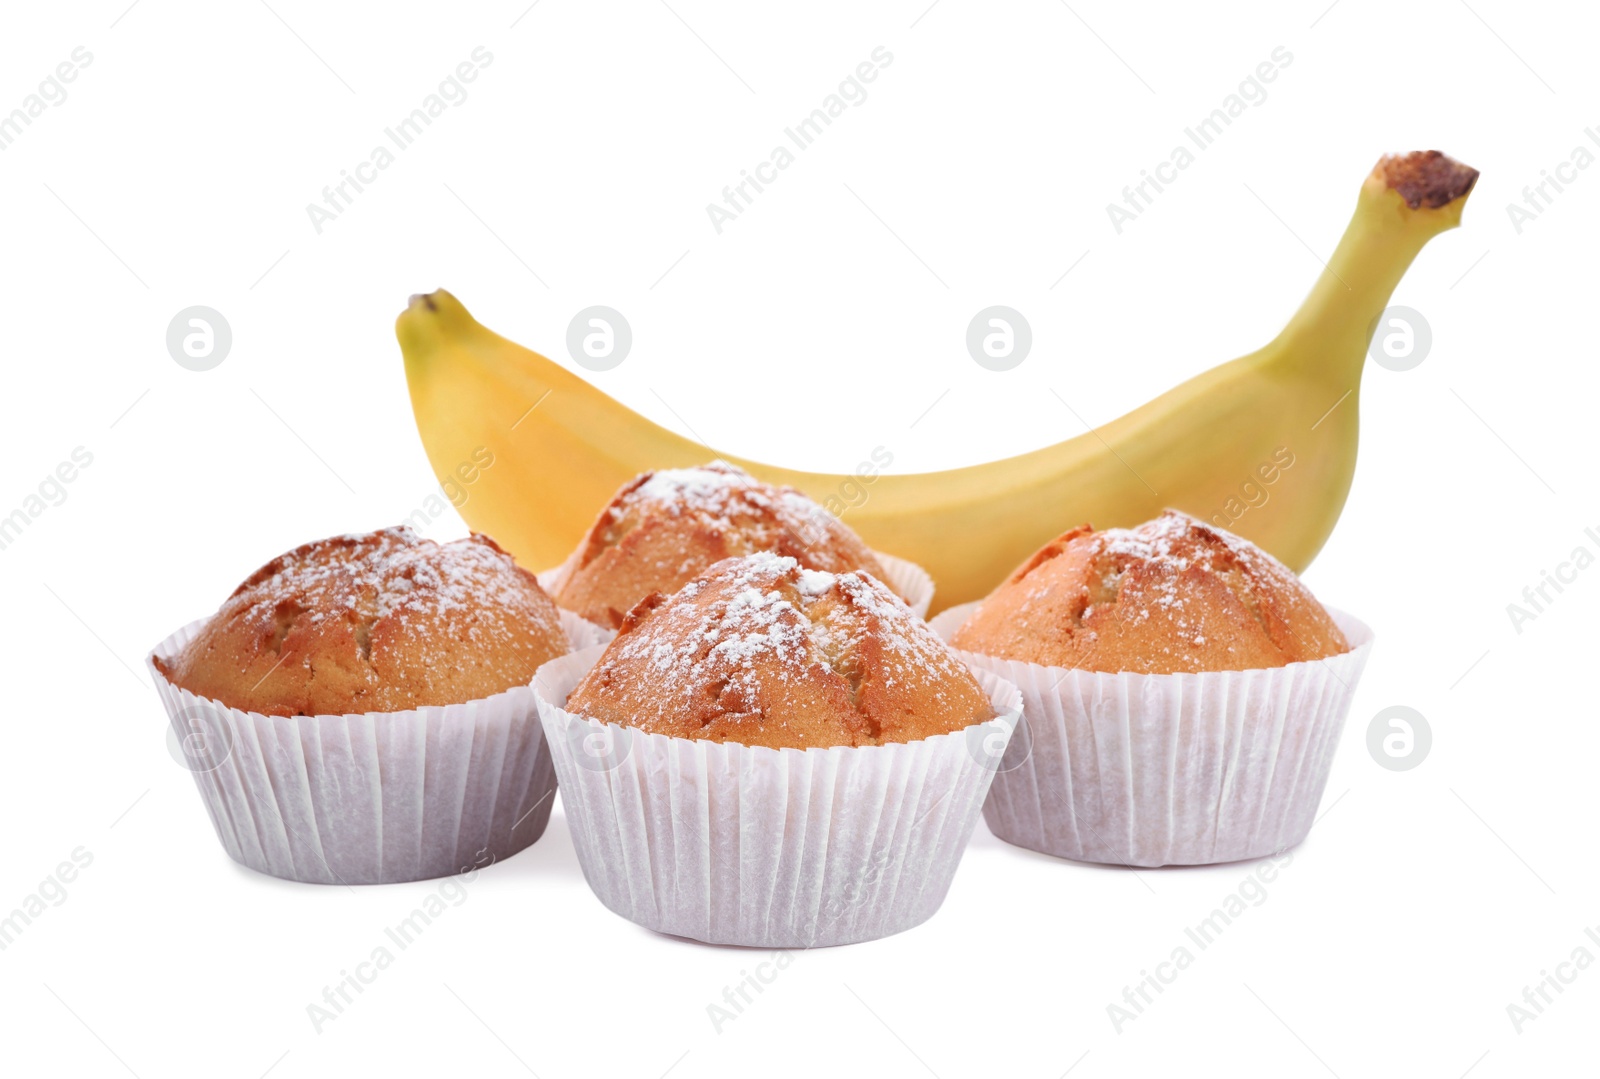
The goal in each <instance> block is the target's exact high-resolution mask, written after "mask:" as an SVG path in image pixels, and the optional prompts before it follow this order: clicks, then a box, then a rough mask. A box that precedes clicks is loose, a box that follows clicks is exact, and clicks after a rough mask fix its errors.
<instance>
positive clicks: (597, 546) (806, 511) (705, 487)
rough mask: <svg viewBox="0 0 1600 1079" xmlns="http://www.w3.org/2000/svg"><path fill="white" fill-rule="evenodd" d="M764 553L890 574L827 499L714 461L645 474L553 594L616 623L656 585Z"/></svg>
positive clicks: (838, 569)
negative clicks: (832, 510)
mask: <svg viewBox="0 0 1600 1079" xmlns="http://www.w3.org/2000/svg"><path fill="white" fill-rule="evenodd" d="M756 551H772V552H776V553H777V554H780V555H786V556H788V557H791V558H794V559H796V560H797V561H798V562H799V563H800V564H801V565H802V566H804V567H806V568H808V569H817V570H824V571H826V572H829V573H843V572H846V571H848V570H857V569H859V570H865V571H867V572H868V573H871V574H872V575H873V576H875V577H878V578H880V579H881V578H882V577H883V567H882V565H880V564H879V562H878V560H877V558H875V557H874V556H873V554H872V552H871V551H870V550H869V549H868V548H867V546H866V544H864V543H862V542H861V539H860V537H858V536H857V535H856V534H855V533H854V532H852V531H851V530H850V529H849V528H848V527H847V526H846V525H845V524H844V523H843V522H842V521H840V520H839V519H838V518H837V517H835V516H834V515H833V514H831V513H829V512H828V511H827V510H826V509H824V508H823V507H822V506H820V505H818V504H817V503H816V502H813V501H812V500H811V499H810V498H807V497H806V496H805V495H804V494H802V493H800V492H799V491H797V490H795V489H794V488H792V487H777V486H774V485H772V484H769V483H762V482H761V481H759V480H757V479H756V478H755V477H753V476H751V475H750V474H749V473H747V472H745V471H743V470H742V469H739V468H735V467H733V466H732V465H728V464H724V463H721V462H715V463H712V464H708V465H704V466H702V467H699V468H678V469H663V470H660V471H656V472H646V473H645V474H643V475H641V476H639V477H637V478H635V479H634V480H633V481H632V482H630V483H629V484H628V485H627V486H625V487H623V488H622V490H621V491H619V492H617V495H616V497H615V498H613V499H612V500H611V504H610V505H608V506H607V507H606V508H605V509H604V510H603V511H601V513H600V516H599V518H598V519H597V520H596V521H595V523H594V526H593V527H592V528H591V529H590V530H589V535H588V537H587V538H586V539H585V540H584V541H583V543H582V544H581V545H580V547H579V550H578V555H577V558H576V560H575V562H574V563H573V565H571V566H570V567H569V568H567V570H566V571H565V572H564V573H563V574H562V576H561V577H560V578H559V579H558V580H557V581H556V582H555V584H554V586H553V588H552V592H553V594H554V595H555V599H556V602H558V603H560V604H561V606H563V607H565V608H567V609H568V610H570V611H575V612H577V613H578V614H581V615H583V616H584V617H585V618H587V619H589V621H591V622H596V623H598V624H600V625H602V626H609V627H611V628H612V629H616V628H617V627H619V626H621V625H622V620H623V616H624V615H625V614H626V613H627V612H628V611H629V610H631V609H632V607H633V606H634V604H636V603H638V602H639V601H640V600H641V599H643V598H644V597H646V596H648V595H650V594H651V593H652V592H663V593H667V594H671V593H673V592H676V591H677V590H678V589H680V588H682V587H683V586H684V585H685V584H687V583H689V581H691V580H693V579H694V578H696V577H698V576H699V575H700V574H702V573H704V572H705V571H706V570H707V569H709V568H710V567H711V566H712V565H714V564H715V563H717V562H720V561H721V560H722V559H724V558H730V557H735V556H738V555H746V554H752V553H754V552H756Z"/></svg>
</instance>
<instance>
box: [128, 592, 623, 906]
mask: <svg viewBox="0 0 1600 1079" xmlns="http://www.w3.org/2000/svg"><path fill="white" fill-rule="evenodd" d="M561 622H562V626H563V628H565V629H566V631H567V637H568V640H569V641H570V643H571V645H572V647H573V648H574V649H589V648H591V647H593V646H595V645H597V644H603V643H604V642H605V641H607V640H609V639H610V637H611V636H612V634H611V631H610V630H607V629H602V628H601V627H599V626H596V625H593V624H592V623H590V622H587V621H585V620H584V619H582V618H579V617H578V616H577V615H574V614H572V613H571V612H568V611H562V612H561ZM204 625H205V620H203V619H202V620H201V621H198V622H193V623H191V624H189V625H187V626H185V627H184V628H183V629H181V630H179V631H178V632H177V633H174V634H173V635H172V636H170V637H168V638H167V639H166V640H164V641H162V642H161V643H160V644H159V645H157V646H156V648H155V650H154V651H153V653H152V659H153V657H154V656H160V657H162V658H163V659H171V658H172V657H173V656H175V655H176V654H177V653H178V652H179V651H180V650H181V649H182V648H183V647H184V645H186V644H188V642H189V641H190V640H192V639H193V638H194V637H195V635H196V634H197V633H198V632H199V631H200V629H201V627H203V626H204ZM150 671H151V674H152V675H153V676H154V678H155V683H156V692H157V693H159V694H160V696H161V701H162V704H164V705H165V706H166V709H167V716H168V718H169V719H170V720H171V723H172V728H173V730H174V732H175V733H176V735H177V739H178V744H179V746H180V747H183V748H184V750H185V752H184V754H183V757H184V760H185V761H186V762H187V767H189V769H190V771H191V772H192V773H193V775H194V780H195V785H196V786H197V787H198V788H199V790H200V798H201V800H202V801H203V802H204V803H205V806H206V811H207V812H208V813H209V814H210V815H211V823H212V824H213V825H214V826H215V827H216V830H217V838H218V839H219V840H221V841H222V846H223V849H225V850H226V851H227V852H228V854H229V856H230V857H232V858H233V860H234V861H236V862H238V863H240V864H241V865H245V866H248V867H249V868H251V869H255V870H258V871H259V872H262V873H267V874H269V875H271V876H274V877H282V878H284V879H285V880H298V881H306V882H310V883H316V884H387V883H393V882H396V881H410V880H426V879H429V878H432V877H444V876H450V875H452V874H456V873H460V872H463V871H464V870H466V869H470V868H474V867H481V866H483V865H486V864H488V863H489V862H491V861H499V860H504V859H506V858H509V857H510V856H511V855H513V854H516V853H517V852H518V851H520V850H522V849H523V848H524V847H526V846H528V845H529V844H531V843H532V842H533V841H534V840H536V839H538V838H539V836H540V834H542V833H543V832H544V829H545V825H546V824H547V823H548V822H549V819H550V809H551V803H552V802H553V801H554V798H553V796H554V794H555V773H554V771H553V770H552V768H551V763H550V753H549V750H548V749H547V748H546V746H545V742H544V730H543V728H542V726H541V725H540V723H539V717H538V711H537V708H536V707H535V705H534V700H533V689H532V688H531V687H530V686H516V687H513V688H511V689H509V690H506V691H505V692H504V693H497V694H495V695H494V696H492V697H485V698H483V699H481V700H476V701H468V702H466V703H464V704H452V705H443V706H432V707H425V708H417V709H412V710H409V711H403V712H368V713H366V714H364V715H347V716H335V715H320V716H265V715H261V714H260V713H257V712H245V711H241V710H240V709H237V708H229V707H227V706H226V705H223V704H221V703H220V702H218V701H214V700H210V699H208V698H204V697H197V696H196V695H194V694H193V693H190V692H189V691H188V690H186V689H182V688H180V687H178V686H176V685H174V684H173V683H171V682H169V681H168V680H167V678H166V677H165V676H164V675H163V674H162V673H161V672H160V670H158V669H157V668H156V666H155V664H154V663H153V662H151V663H150ZM190 750H194V752H189V751H190Z"/></svg>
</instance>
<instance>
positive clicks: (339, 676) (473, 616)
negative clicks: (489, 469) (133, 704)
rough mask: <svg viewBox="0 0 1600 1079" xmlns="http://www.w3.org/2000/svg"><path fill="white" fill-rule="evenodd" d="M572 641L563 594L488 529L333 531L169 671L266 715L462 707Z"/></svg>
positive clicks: (215, 621) (262, 577)
mask: <svg viewBox="0 0 1600 1079" xmlns="http://www.w3.org/2000/svg"><path fill="white" fill-rule="evenodd" d="M567 651H568V642H567V635H566V632H565V630H564V629H563V628H562V626H561V615H560V612H559V610H558V609H557V608H556V605H555V603H554V601H552V600H551V599H550V597H549V596H547V595H545V593H544V590H543V589H541V588H540V587H539V583H538V581H536V580H535V579H534V577H533V574H531V573H529V572H527V571H526V570H524V569H522V568H521V567H519V566H518V565H517V564H516V563H515V562H513V561H512V559H511V556H510V555H509V554H507V553H506V552H505V551H503V550H501V549H500V548H499V546H497V545H496V544H495V542H494V541H493V540H492V539H490V538H489V537H488V536H481V535H474V536H472V537H471V538H470V539H463V540H456V541H454V542H452V543H446V544H442V545H441V544H438V543H435V542H433V541H432V540H426V539H421V538H419V537H418V536H417V534H416V533H414V532H413V531H411V529H409V528H386V529H383V530H382V531H379V532H368V533H365V534H362V535H350V536H335V537H333V538H332V539H325V540H318V541H316V542H314V543H308V544H306V545H305V546H303V547H297V548H295V549H294V550H292V551H290V552H288V553H287V554H284V555H280V556H279V557H278V558H275V559H273V560H272V561H271V562H268V563H267V564H266V565H265V566H262V567H261V568H260V569H258V570H256V572H255V573H254V574H252V575H251V576H250V579H249V580H247V581H245V582H244V583H243V584H241V585H240V586H239V587H238V589H237V590H236V591H235V592H234V593H233V595H231V596H229V597H228V600H227V602H226V603H224V604H223V605H222V607H221V609H220V610H218V611H217V613H216V615H214V616H213V617H212V618H211V620H210V621H209V622H207V623H206V625H205V627H204V628H203V629H201V631H200V633H199V635H198V636H196V637H195V638H194V640H192V641H190V642H189V644H188V645H187V646H186V647H185V648H184V649H183V650H182V651H181V652H180V653H179V654H178V655H177V656H176V657H175V658H174V659H172V661H171V662H170V663H165V662H162V661H160V660H159V659H158V660H157V666H158V667H160V669H161V671H162V673H163V674H165V675H166V676H167V678H168V679H169V680H171V681H172V682H174V683H175V684H177V685H179V686H182V687H183V688H184V689H187V690H189V691H190V692H191V693H194V694H196V695H198V696H201V697H210V698H212V699H215V700H218V701H221V702H222V703H223V704H225V705H228V706H229V707H232V708H239V709H243V710H245V711H251V712H261V713H263V714H265V715H278V716H297V715H300V716H303V715H345V714H350V713H360V712H394V711H402V710H405V709H408V708H419V707H422V706H424V705H441V704H460V703H464V702H466V701H472V700H478V699H480V698H483V697H489V696H493V695H494V694H496V693H500V692H502V691H504V690H507V689H510V688H511V687H512V686H520V685H526V684H527V683H529V682H530V681H532V679H533V674H534V672H535V671H536V670H538V669H539V666H540V665H541V664H543V663H545V662H546V661H548V660H551V659H554V658H555V657H557V656H560V655H565V654H566V652H567Z"/></svg>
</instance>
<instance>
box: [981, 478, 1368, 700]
mask: <svg viewBox="0 0 1600 1079" xmlns="http://www.w3.org/2000/svg"><path fill="white" fill-rule="evenodd" d="M951 643H952V644H954V645H955V647H957V648H960V649H964V650H967V651H972V652H980V653H983V654H985V655H990V656H998V657H1000V658H1003V659H1014V660H1021V661H1024V662H1028V663H1038V664H1042V665H1045V666H1051V667H1075V668H1079V669H1085V670H1092V671H1131V672H1136V673H1143V674H1170V673H1174V672H1179V671H1242V670H1252V669H1257V668H1263V667H1282V666H1285V665H1286V664H1289V663H1296V662H1300V661H1303V660H1313V659H1321V658H1323V657H1326V656H1331V655H1336V654H1338V653H1341V652H1344V651H1346V650H1347V648H1348V647H1349V646H1348V644H1347V643H1346V641H1345V638H1344V634H1342V633H1341V632H1340V631H1339V627H1338V626H1336V625H1335V624H1334V622H1333V619H1332V618H1331V617H1330V616H1329V615H1328V612H1327V611H1326V610H1324V609H1323V607H1322V605H1321V604H1319V603H1318V602H1317V600H1316V597H1314V596H1313V595H1312V594H1311V592H1310V591H1309V590H1308V589H1307V588H1306V587H1305V585H1303V584H1302V583H1301V582H1300V579H1299V578H1298V577H1296V576H1295V575H1294V573H1293V572H1292V571H1291V570H1290V569H1289V568H1288V567H1287V566H1285V565H1284V564H1283V563H1281V562H1279V561H1278V560H1277V559H1275V558H1273V557H1272V556H1271V555H1269V554H1267V553H1266V552H1265V551H1262V550H1261V549H1260V548H1259V547H1257V546H1255V545H1254V544H1252V543H1250V542H1249V541H1248V540H1245V539H1243V538H1241V537H1239V536H1235V535H1233V534H1232V533H1231V532H1225V531H1223V530H1222V529H1219V528H1213V527H1211V526H1210V525H1206V524H1203V523H1202V522H1200V521H1198V520H1196V519H1194V518H1193V517H1190V516H1188V515H1187V514H1183V513H1179V512H1177V511H1176V510H1168V511H1167V512H1166V513H1164V514H1163V515H1162V516H1160V517H1158V518H1156V519H1155V520H1153V521H1149V522H1146V523H1145V524H1142V525H1140V526H1139V527H1137V528H1132V529H1122V528H1112V529H1107V530H1106V531H1104V532H1096V531H1094V530H1093V529H1092V528H1089V527H1088V526H1083V527H1081V528H1075V529H1073V530H1071V531H1070V532H1066V533H1064V534H1062V535H1061V536H1058V537H1056V538H1055V539H1054V540H1051V541H1050V542H1049V543H1047V544H1046V545H1045V546H1044V547H1042V548H1040V549H1039V550H1038V551H1037V552H1036V553H1035V554H1034V555H1033V557H1031V558H1030V559H1028V560H1027V561H1026V562H1024V563H1023V564H1022V565H1021V566H1020V567H1018V569H1017V570H1016V571H1014V572H1013V573H1012V574H1011V576H1010V577H1008V578H1007V579H1006V580H1005V581H1004V582H1003V583H1002V584H1001V585H1000V587H998V588H997V589H995V591H994V592H993V593H992V594H991V595H990V596H989V597H988V598H987V599H986V600H984V601H983V604H982V606H980V607H979V608H978V610H977V611H976V612H975V613H974V614H973V616H972V617H971V618H969V619H968V620H967V621H966V623H965V624H963V625H962V626H961V628H960V629H958V630H957V631H956V633H955V635H954V637H953V638H952V642H951Z"/></svg>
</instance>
